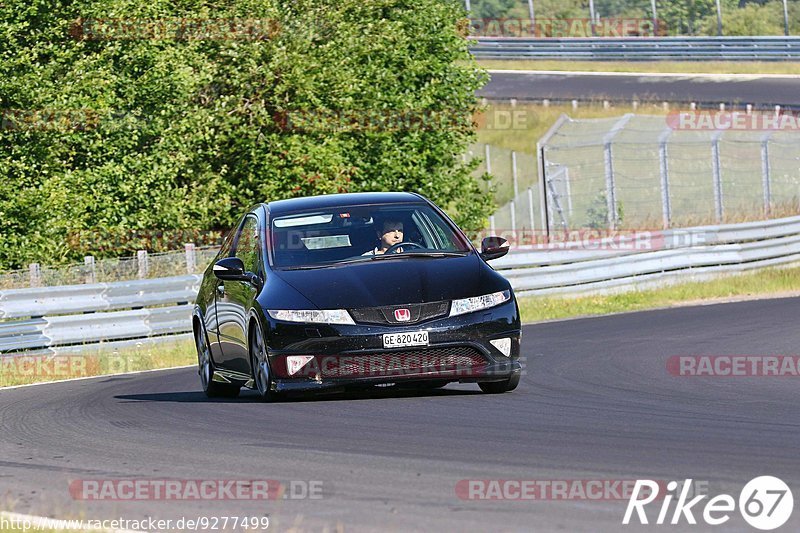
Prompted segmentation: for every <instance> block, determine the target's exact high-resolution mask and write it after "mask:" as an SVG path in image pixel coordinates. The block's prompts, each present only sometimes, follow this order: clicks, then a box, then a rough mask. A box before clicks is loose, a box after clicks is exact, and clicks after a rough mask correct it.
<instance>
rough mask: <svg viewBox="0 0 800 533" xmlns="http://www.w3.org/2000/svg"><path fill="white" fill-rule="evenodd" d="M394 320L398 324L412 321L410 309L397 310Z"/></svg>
mask: <svg viewBox="0 0 800 533" xmlns="http://www.w3.org/2000/svg"><path fill="white" fill-rule="evenodd" d="M394 319H395V320H397V321H398V322H408V321H409V320H411V311H409V310H408V309H395V310H394Z"/></svg>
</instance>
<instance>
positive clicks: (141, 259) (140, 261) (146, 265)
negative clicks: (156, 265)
mask: <svg viewBox="0 0 800 533" xmlns="http://www.w3.org/2000/svg"><path fill="white" fill-rule="evenodd" d="M136 263H137V265H138V267H139V279H146V278H147V276H148V274H149V273H150V262H149V260H148V259H147V250H139V251H138V252H136Z"/></svg>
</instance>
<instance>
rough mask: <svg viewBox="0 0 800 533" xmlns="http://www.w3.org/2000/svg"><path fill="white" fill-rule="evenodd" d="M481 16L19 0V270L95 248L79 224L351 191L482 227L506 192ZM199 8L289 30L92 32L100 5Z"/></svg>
mask: <svg viewBox="0 0 800 533" xmlns="http://www.w3.org/2000/svg"><path fill="white" fill-rule="evenodd" d="M464 16H465V13H464V11H463V7H462V6H461V4H460V3H459V2H456V1H455V0H453V1H450V0H447V1H443V0H414V1H411V0H371V1H369V2H364V1H362V0H273V1H271V2H270V1H264V0H227V1H224V0H222V1H212V2H208V1H201V0H180V1H175V0H149V1H147V2H145V1H142V0H74V1H73V0H70V1H67V0H6V1H5V2H3V3H2V4H0V35H2V39H0V110H2V111H3V127H2V128H1V129H0V179H2V182H3V185H4V186H3V187H2V188H0V268H13V267H19V266H21V265H24V264H26V263H27V262H30V261H40V262H43V263H46V264H51V263H57V262H61V261H68V260H74V259H76V258H79V257H81V256H82V255H84V254H85V253H90V252H96V249H93V248H94V247H95V245H96V240H92V239H82V238H78V239H76V238H74V236H75V235H76V234H77V233H78V232H82V234H83V235H91V234H92V233H93V232H98V231H99V232H100V233H101V234H102V233H104V232H112V233H113V232H116V233H123V234H124V233H127V232H130V231H135V230H139V231H152V230H180V229H201V230H205V229H210V228H227V227H230V225H231V224H232V223H233V221H234V219H235V218H236V216H237V215H238V214H239V213H240V212H241V211H242V210H243V209H244V208H245V207H246V206H248V205H250V204H252V203H254V202H259V201H270V200H275V199H280V198H287V197H295V196H305V195H312V194H327V193H335V192H340V191H349V192H357V191H374V190H405V191H417V192H420V193H422V194H424V195H426V196H428V197H429V198H431V199H432V200H433V201H435V202H437V203H438V204H439V205H441V206H442V207H444V208H445V209H446V210H447V211H448V212H449V213H451V215H453V216H454V217H455V219H456V220H457V222H459V223H461V224H462V225H465V226H467V227H471V228H479V227H481V226H482V225H483V223H484V220H485V218H486V215H487V214H488V212H489V211H490V210H491V199H490V198H488V197H487V196H486V195H484V194H482V193H481V192H480V189H479V187H478V185H477V183H476V181H475V180H474V179H472V177H471V175H470V173H471V170H472V168H473V166H471V165H470V164H469V163H463V162H462V159H461V158H460V157H459V156H460V154H461V153H463V151H464V150H465V148H466V146H467V144H468V143H469V142H470V141H471V140H472V139H473V136H474V124H473V123H472V120H471V116H472V113H473V111H474V108H475V105H476V104H475V96H474V91H475V90H476V89H477V88H479V87H480V86H481V85H482V84H483V83H484V82H485V75H484V74H483V73H482V72H481V71H479V70H478V69H477V68H476V67H475V64H474V62H473V61H472V59H471V58H470V56H469V54H468V51H467V45H466V42H465V39H464V24H463V23H462V22H461V21H462V20H463V17H464ZM182 17H186V18H189V19H192V20H195V21H197V20H206V21H209V20H210V21H216V22H217V23H220V21H221V19H234V20H245V19H246V20H251V21H252V20H256V19H257V20H259V21H265V20H268V21H270V22H271V23H274V24H273V25H271V26H270V28H271V29H272V30H274V31H271V32H270V34H269V35H268V38H261V37H263V35H260V34H259V38H254V39H242V38H213V39H202V38H183V37H180V36H181V35H183V36H184V37H185V36H186V35H188V34H179V33H175V34H169V35H172V37H170V38H137V39H99V38H87V37H91V31H94V30H96V29H97V28H98V27H99V26H97V21H98V20H100V19H106V20H107V19H115V20H117V21H119V20H125V21H134V22H137V21H138V22H141V21H164V20H166V21H172V22H174V21H176V20H179V19H181V18H182ZM190 22H191V21H190ZM91 24H95V26H91ZM223 26H224V25H223ZM92 28H94V30H93V29H92ZM223 33H224V32H223ZM95 35H96V34H95ZM397 117H401V118H400V119H398V118H397ZM402 117H406V118H408V117H411V119H410V120H405V121H404V120H402ZM124 244H125V245H124V246H122V247H121V249H116V250H114V252H115V253H129V252H130V250H132V249H136V248H139V247H140V246H143V245H144V244H145V243H142V242H139V241H136V240H135V239H134V240H132V241H130V242H127V243H124ZM150 246H151V247H153V248H155V249H158V247H157V246H155V245H154V244H153V243H150Z"/></svg>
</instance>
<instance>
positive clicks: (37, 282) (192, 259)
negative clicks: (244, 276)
mask: <svg viewBox="0 0 800 533" xmlns="http://www.w3.org/2000/svg"><path fill="white" fill-rule="evenodd" d="M218 251H219V247H218V246H204V247H195V246H194V245H192V244H187V245H186V247H185V249H184V250H182V251H175V252H163V253H156V254H148V253H147V252H144V251H142V252H138V253H137V254H136V255H135V256H133V257H124V258H119V259H102V260H97V261H95V259H94V258H93V257H92V256H87V257H86V258H85V260H84V262H83V263H82V264H73V265H67V266H62V267H46V266H41V265H39V264H37V263H34V264H31V265H29V267H28V268H27V269H25V270H15V271H11V272H7V273H3V274H0V289H20V288H26V287H56V286H61V285H78V284H83V283H105V282H114V281H128V280H135V279H150V278H164V277H169V276H180V275H183V274H199V273H202V272H203V271H204V270H205V269H206V267H208V265H209V263H211V261H212V260H213V259H214V257H216V255H217V252H218Z"/></svg>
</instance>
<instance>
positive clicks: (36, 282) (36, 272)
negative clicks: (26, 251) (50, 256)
mask: <svg viewBox="0 0 800 533" xmlns="http://www.w3.org/2000/svg"><path fill="white" fill-rule="evenodd" d="M28 270H29V272H30V274H31V280H30V285H31V287H40V286H41V285H42V268H41V266H40V265H39V263H31V264H30V265H28Z"/></svg>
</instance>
